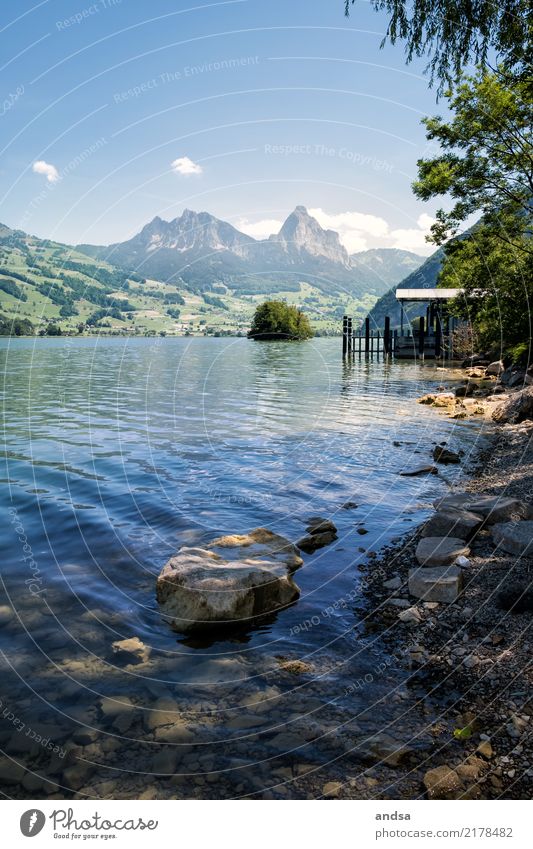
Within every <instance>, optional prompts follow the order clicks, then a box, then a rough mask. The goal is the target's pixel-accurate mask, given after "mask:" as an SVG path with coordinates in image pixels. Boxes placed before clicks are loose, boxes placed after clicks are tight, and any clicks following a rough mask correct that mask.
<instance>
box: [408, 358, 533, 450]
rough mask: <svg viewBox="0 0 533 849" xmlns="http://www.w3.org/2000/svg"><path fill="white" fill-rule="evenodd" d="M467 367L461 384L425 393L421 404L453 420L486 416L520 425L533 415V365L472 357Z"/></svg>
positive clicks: (500, 422)
mask: <svg viewBox="0 0 533 849" xmlns="http://www.w3.org/2000/svg"><path fill="white" fill-rule="evenodd" d="M472 360H474V362H475V365H474V367H472ZM485 363H486V364H485ZM469 366H470V367H469ZM463 367H464V368H465V369H466V372H465V373H466V378H464V379H462V380H461V382H460V383H459V384H458V385H455V386H454V387H453V388H449V389H446V387H440V389H439V391H438V392H429V393H427V394H426V395H422V397H421V398H419V399H418V403H419V404H427V405H429V406H432V407H437V408H439V409H441V410H442V412H443V413H445V414H446V415H448V416H449V417H450V418H452V419H465V418H468V417H470V416H483V417H485V418H489V419H491V420H492V421H495V422H497V423H498V424H518V423H519V422H522V421H526V420H530V419H532V418H533V368H530V369H529V370H528V371H525V370H523V369H520V368H518V367H515V366H510V367H509V368H505V367H504V365H503V363H502V362H501V360H497V361H495V362H492V363H489V362H488V361H483V360H481V358H477V360H476V358H470V360H466V361H465V362H464V363H463ZM434 459H436V460H438V458H437V457H435V458H434ZM439 462H444V463H446V462H448V463H453V462H457V461H456V460H453V459H451V458H449V459H441V460H440V461H439Z"/></svg>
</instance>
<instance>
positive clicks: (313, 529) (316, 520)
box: [306, 516, 337, 534]
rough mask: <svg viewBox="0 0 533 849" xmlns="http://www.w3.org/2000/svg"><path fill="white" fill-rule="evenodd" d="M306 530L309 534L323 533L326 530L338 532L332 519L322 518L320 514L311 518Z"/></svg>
mask: <svg viewBox="0 0 533 849" xmlns="http://www.w3.org/2000/svg"><path fill="white" fill-rule="evenodd" d="M306 531H307V533H308V534H322V533H325V532H326V531H331V533H334V534H336V533H337V527H336V526H335V525H334V524H333V522H332V521H331V519H322V518H321V517H320V516H314V517H313V518H312V519H309V522H308V523H307V528H306Z"/></svg>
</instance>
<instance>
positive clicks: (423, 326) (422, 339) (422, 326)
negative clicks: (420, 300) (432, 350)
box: [418, 315, 426, 357]
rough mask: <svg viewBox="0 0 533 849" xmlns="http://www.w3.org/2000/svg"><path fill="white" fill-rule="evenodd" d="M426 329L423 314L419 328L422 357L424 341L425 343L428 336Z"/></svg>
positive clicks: (419, 350)
mask: <svg viewBox="0 0 533 849" xmlns="http://www.w3.org/2000/svg"><path fill="white" fill-rule="evenodd" d="M424 331H425V321H424V316H423V315H421V316H420V329H419V333H418V353H419V354H420V356H421V357H423V356H424V343H425V336H426V334H425V332H424Z"/></svg>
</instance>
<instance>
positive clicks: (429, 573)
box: [408, 566, 463, 604]
mask: <svg viewBox="0 0 533 849" xmlns="http://www.w3.org/2000/svg"><path fill="white" fill-rule="evenodd" d="M408 586H409V592H410V593H411V595H413V596H414V597H415V598H421V599H423V600H424V601H439V602H445V603H446V604H452V602H454V601H455V600H456V599H457V597H458V596H459V594H460V592H461V589H462V586H463V576H462V572H461V570H460V569H459V568H458V567H457V566H435V567H433V568H432V569H427V568H421V569H410V570H409V583H408Z"/></svg>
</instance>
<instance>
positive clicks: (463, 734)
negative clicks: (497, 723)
mask: <svg viewBox="0 0 533 849" xmlns="http://www.w3.org/2000/svg"><path fill="white" fill-rule="evenodd" d="M453 736H454V738H455V739H456V740H469V739H470V737H471V736H472V729H471V727H470V726H469V725H465V727H464V728H454V731H453Z"/></svg>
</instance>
